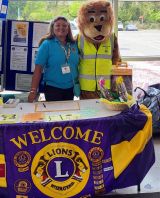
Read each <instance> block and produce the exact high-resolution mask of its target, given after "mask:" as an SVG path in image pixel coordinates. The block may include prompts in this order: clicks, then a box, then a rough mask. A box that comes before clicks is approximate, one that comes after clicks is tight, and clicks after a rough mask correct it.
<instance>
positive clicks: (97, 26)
mask: <svg viewBox="0 0 160 198" xmlns="http://www.w3.org/2000/svg"><path fill="white" fill-rule="evenodd" d="M94 27H95V28H96V30H98V31H99V32H100V31H101V29H102V25H95V26H94Z"/></svg>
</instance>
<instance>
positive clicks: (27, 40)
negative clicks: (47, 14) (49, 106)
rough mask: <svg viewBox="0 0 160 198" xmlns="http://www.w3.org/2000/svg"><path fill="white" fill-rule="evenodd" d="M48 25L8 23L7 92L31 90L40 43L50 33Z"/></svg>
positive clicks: (43, 23) (21, 22)
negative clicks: (43, 36)
mask: <svg viewBox="0 0 160 198" xmlns="http://www.w3.org/2000/svg"><path fill="white" fill-rule="evenodd" d="M48 25H49V23H47V22H46V23H45V22H33V21H17V20H7V21H6V29H7V36H6V46H7V47H6V65H5V72H4V74H5V83H4V84H5V89H6V90H16V91H29V90H30V86H31V80H32V75H33V72H34V67H35V65H34V60H35V56H36V53H37V51H38V42H39V40H40V38H41V37H42V35H45V34H46V33H47V32H48ZM40 91H41V92H42V86H40Z"/></svg>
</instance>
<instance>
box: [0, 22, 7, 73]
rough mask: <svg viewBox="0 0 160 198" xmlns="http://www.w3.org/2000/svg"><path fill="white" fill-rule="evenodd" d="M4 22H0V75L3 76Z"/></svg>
mask: <svg viewBox="0 0 160 198" xmlns="http://www.w3.org/2000/svg"><path fill="white" fill-rule="evenodd" d="M5 25H6V23H5V21H4V20H2V21H0V26H1V27H0V29H1V33H0V34H1V38H0V50H1V60H0V64H1V65H0V74H3V70H4V62H5V58H4V45H5V39H4V38H5Z"/></svg>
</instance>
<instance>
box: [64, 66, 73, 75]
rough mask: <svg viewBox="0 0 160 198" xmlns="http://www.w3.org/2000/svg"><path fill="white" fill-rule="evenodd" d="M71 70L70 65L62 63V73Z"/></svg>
mask: <svg viewBox="0 0 160 198" xmlns="http://www.w3.org/2000/svg"><path fill="white" fill-rule="evenodd" d="M70 72H71V71H70V67H69V65H62V74H68V73H70Z"/></svg>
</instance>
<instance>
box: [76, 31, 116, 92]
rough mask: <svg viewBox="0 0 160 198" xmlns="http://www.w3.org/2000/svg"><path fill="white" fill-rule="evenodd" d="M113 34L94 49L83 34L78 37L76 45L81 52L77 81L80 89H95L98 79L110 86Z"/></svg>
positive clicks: (97, 87)
mask: <svg viewBox="0 0 160 198" xmlns="http://www.w3.org/2000/svg"><path fill="white" fill-rule="evenodd" d="M113 40H114V35H113V36H112V37H111V39H109V40H108V41H106V42H105V43H101V44H100V46H99V49H98V50H96V48H95V46H94V45H93V44H92V43H89V42H88V41H86V40H85V39H84V37H83V36H79V37H78V46H79V48H80V52H81V59H80V64H79V73H80V75H79V81H80V85H81V89H82V90H86V91H95V90H96V89H99V86H98V81H99V79H100V78H104V79H105V87H107V88H110V75H111V68H112V52H113V45H114V43H113Z"/></svg>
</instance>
